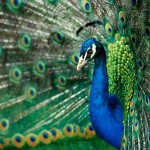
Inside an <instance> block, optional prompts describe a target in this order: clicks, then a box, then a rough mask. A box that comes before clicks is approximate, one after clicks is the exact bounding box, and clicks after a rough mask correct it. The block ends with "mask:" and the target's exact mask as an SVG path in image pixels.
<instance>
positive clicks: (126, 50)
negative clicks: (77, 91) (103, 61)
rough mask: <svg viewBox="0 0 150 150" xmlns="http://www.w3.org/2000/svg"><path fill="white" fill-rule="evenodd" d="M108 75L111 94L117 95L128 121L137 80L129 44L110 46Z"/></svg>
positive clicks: (116, 43)
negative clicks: (135, 80)
mask: <svg viewBox="0 0 150 150" xmlns="http://www.w3.org/2000/svg"><path fill="white" fill-rule="evenodd" d="M108 50H109V53H108V56H107V75H108V84H109V86H108V87H109V93H110V94H115V95H117V96H118V98H119V99H120V101H121V105H122V108H123V112H124V114H123V122H124V123H125V121H126V120H127V115H128V111H129V105H130V101H131V98H132V95H133V89H134V88H133V87H134V79H135V60H134V53H133V51H132V50H131V49H130V47H129V46H128V44H127V43H125V42H124V41H117V42H115V43H110V44H108Z"/></svg>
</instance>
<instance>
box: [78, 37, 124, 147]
mask: <svg viewBox="0 0 150 150" xmlns="http://www.w3.org/2000/svg"><path fill="white" fill-rule="evenodd" d="M92 44H95V45H96V47H97V54H96V56H95V57H94V59H95V67H94V74H93V80H92V86H91V94H90V118H91V121H92V124H93V127H94V129H95V131H96V132H97V134H98V136H100V137H101V138H103V139H105V140H106V141H107V142H108V143H110V144H112V145H114V146H115V147H117V148H120V144H121V139H122V135H123V129H124V127H123V111H122V108H121V104H120V102H119V99H118V98H117V97H116V96H115V95H109V93H108V77H107V70H106V54H105V50H104V47H103V46H102V45H101V44H100V43H99V42H98V41H96V40H95V39H88V40H86V41H85V42H84V43H83V45H82V47H81V50H80V53H81V55H84V54H85V53H86V51H87V50H88V48H89V47H91V46H92Z"/></svg>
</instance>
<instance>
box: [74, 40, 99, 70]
mask: <svg viewBox="0 0 150 150" xmlns="http://www.w3.org/2000/svg"><path fill="white" fill-rule="evenodd" d="M100 48H101V44H100V43H99V42H98V41H97V40H96V39H95V38H90V39H88V40H86V41H84V42H83V44H82V46H81V49H80V59H79V62H78V65H77V70H80V69H81V68H82V67H83V66H84V65H85V64H86V63H87V62H88V61H90V60H92V59H93V58H94V57H95V56H96V55H97V54H98V53H99V49H100Z"/></svg>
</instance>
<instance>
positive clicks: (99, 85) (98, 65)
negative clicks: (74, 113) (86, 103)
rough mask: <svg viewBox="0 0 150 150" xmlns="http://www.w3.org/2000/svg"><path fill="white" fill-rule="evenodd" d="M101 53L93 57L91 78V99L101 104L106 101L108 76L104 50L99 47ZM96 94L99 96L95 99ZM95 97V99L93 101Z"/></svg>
mask: <svg viewBox="0 0 150 150" xmlns="http://www.w3.org/2000/svg"><path fill="white" fill-rule="evenodd" d="M100 51H101V53H100V54H98V55H97V56H96V57H95V68H94V74H93V80H92V87H91V88H92V89H93V88H94V90H92V95H91V96H92V97H91V99H92V100H93V102H96V104H100V105H103V104H104V103H106V102H107V97H108V77H107V70H106V54H105V50H104V49H101V50H100ZM97 96H98V97H99V98H98V99H99V100H98V101H97ZM95 99H96V101H94V100H95Z"/></svg>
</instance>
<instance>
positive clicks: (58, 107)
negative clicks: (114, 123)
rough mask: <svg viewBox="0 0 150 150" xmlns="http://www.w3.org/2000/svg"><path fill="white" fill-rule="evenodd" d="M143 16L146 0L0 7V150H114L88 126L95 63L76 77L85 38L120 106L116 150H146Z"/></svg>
mask: <svg viewBox="0 0 150 150" xmlns="http://www.w3.org/2000/svg"><path fill="white" fill-rule="evenodd" d="M149 10H150V4H149V0H0V149H4V148H6V149H10V150H11V149H12V150H14V149H17V148H21V149H25V150H27V149H33V150H38V149H39V150H41V149H54V150H55V149H57V150H58V149H60V150H61V149H62V150H67V149H68V150H70V149H72V150H73V149H74V150H76V149H77V150H79V149H87V150H88V149H93V150H98V149H102V150H103V149H105V150H106V149H114V148H113V147H111V146H109V145H108V144H106V143H105V142H103V141H102V140H101V139H98V138H97V136H96V135H95V131H94V129H93V127H92V125H91V123H90V118H89V110H88V106H89V100H90V99H89V96H90V85H91V80H92V75H93V66H94V63H93V62H90V63H89V64H88V65H87V66H85V67H84V68H83V70H81V71H80V72H77V71H76V66H77V64H78V61H79V48H80V46H81V44H82V42H83V41H84V40H85V39H88V38H91V37H93V38H95V39H96V40H98V41H100V42H101V43H102V44H103V45H104V47H105V50H106V54H107V73H108V79H109V93H113V94H115V95H117V96H118V97H119V98H120V99H121V105H122V107H123V110H124V126H125V130H124V135H123V138H122V144H121V146H122V150H123V148H124V150H131V149H132V150H138V149H142V148H143V149H148V148H150V99H149V97H150V94H149V93H150V87H149V85H150V84H149V83H150V81H149V79H150V69H149V68H150V60H149V56H150V52H149V49H150V41H149V40H150V39H149V38H150V23H149ZM95 20H100V21H101V22H102V25H95V26H90V27H84V25H85V24H86V23H88V22H92V21H95ZM81 26H83V28H84V30H83V31H81V33H80V35H79V36H78V37H76V31H77V30H78V29H79V28H80V27H81Z"/></svg>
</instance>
